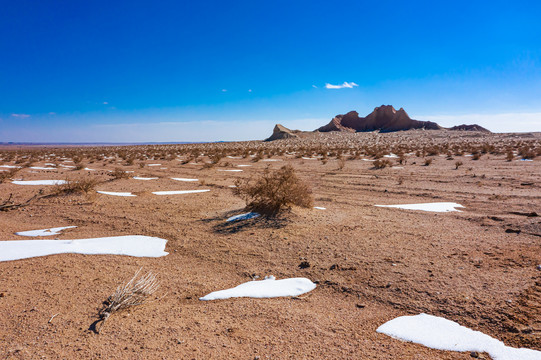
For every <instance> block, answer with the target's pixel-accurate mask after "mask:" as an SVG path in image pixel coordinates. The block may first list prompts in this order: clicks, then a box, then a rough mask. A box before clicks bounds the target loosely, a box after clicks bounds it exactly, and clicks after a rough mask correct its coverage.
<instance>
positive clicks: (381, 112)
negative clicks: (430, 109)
mask: <svg viewBox="0 0 541 360" xmlns="http://www.w3.org/2000/svg"><path fill="white" fill-rule="evenodd" d="M410 129H426V130H440V129H443V128H442V127H441V126H439V125H438V124H436V123H435V122H431V121H419V120H413V119H411V118H410V117H409V115H408V113H406V111H405V110H404V109H403V108H400V109H399V110H398V111H397V110H395V108H394V107H393V106H392V105H381V106H379V107H376V108H375V109H374V111H372V112H371V113H370V114H368V115H367V116H366V117H360V116H359V113H358V112H356V111H350V112H348V113H347V114H345V115H336V116H335V117H334V118H333V119H332V120H331V122H330V123H328V124H327V125H325V126H322V127H320V128H319V129H317V130H316V131H320V132H327V131H348V132H357V131H375V130H379V131H381V132H391V131H401V130H410Z"/></svg>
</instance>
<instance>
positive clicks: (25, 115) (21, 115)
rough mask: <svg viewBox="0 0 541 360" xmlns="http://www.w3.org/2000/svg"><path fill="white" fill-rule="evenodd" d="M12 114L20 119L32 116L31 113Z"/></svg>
mask: <svg viewBox="0 0 541 360" xmlns="http://www.w3.org/2000/svg"><path fill="white" fill-rule="evenodd" d="M11 116H13V117H16V118H18V119H26V118H29V117H30V115H28V114H11Z"/></svg>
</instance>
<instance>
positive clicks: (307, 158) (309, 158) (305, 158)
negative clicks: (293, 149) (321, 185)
mask: <svg viewBox="0 0 541 360" xmlns="http://www.w3.org/2000/svg"><path fill="white" fill-rule="evenodd" d="M302 159H303V160H317V158H311V157H306V156H303V157H302Z"/></svg>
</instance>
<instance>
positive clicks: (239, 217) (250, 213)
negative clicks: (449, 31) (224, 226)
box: [226, 212, 259, 221]
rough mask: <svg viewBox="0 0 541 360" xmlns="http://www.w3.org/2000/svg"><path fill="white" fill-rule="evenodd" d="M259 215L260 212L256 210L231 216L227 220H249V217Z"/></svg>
mask: <svg viewBox="0 0 541 360" xmlns="http://www.w3.org/2000/svg"><path fill="white" fill-rule="evenodd" d="M258 216H259V214H258V213H256V212H249V213H244V214H240V215H235V216H231V217H230V218H228V219H227V220H226V221H238V220H248V219H253V218H256V217H258Z"/></svg>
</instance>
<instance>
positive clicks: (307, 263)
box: [299, 261, 310, 269]
mask: <svg viewBox="0 0 541 360" xmlns="http://www.w3.org/2000/svg"><path fill="white" fill-rule="evenodd" d="M309 267H310V263H309V262H308V261H303V262H301V263H300V264H299V268H301V269H306V268H309Z"/></svg>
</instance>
